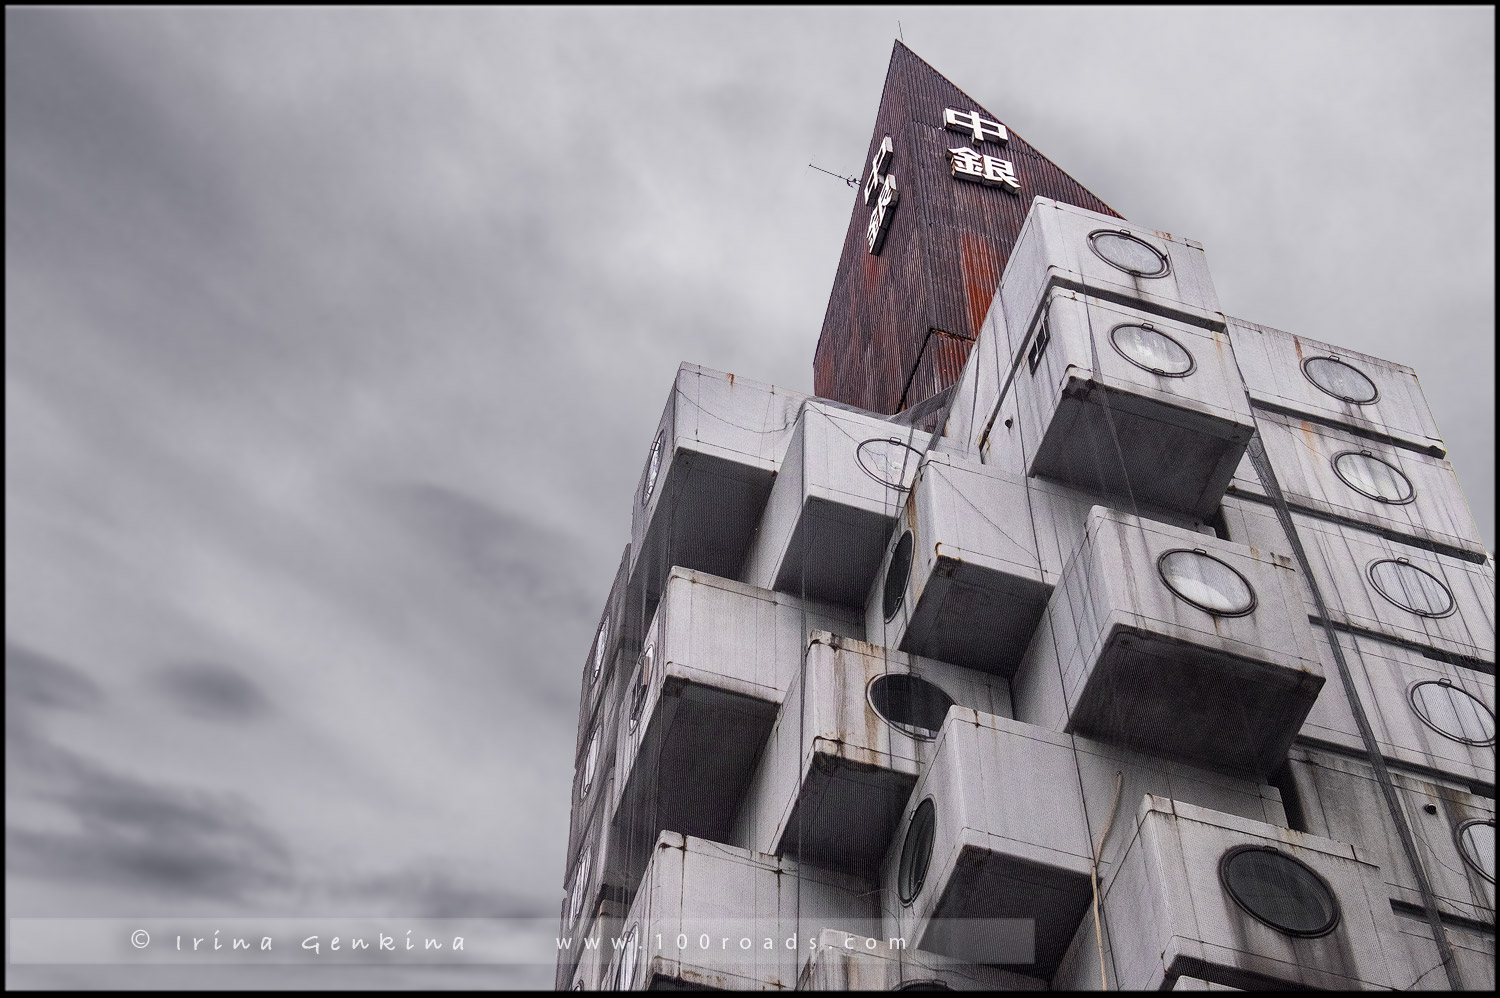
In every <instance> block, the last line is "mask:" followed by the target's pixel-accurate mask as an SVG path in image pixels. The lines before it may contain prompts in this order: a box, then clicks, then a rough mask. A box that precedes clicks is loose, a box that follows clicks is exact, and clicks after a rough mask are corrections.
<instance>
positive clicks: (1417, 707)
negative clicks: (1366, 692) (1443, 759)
mask: <svg viewBox="0 0 1500 998" xmlns="http://www.w3.org/2000/svg"><path fill="white" fill-rule="evenodd" d="M1408 696H1409V697H1410V698H1411V709H1412V710H1414V711H1416V712H1417V716H1418V717H1420V718H1421V719H1422V723H1424V724H1426V725H1427V726H1428V727H1429V728H1431V729H1432V730H1433V731H1436V732H1437V733H1438V734H1440V735H1443V736H1444V737H1446V738H1451V739H1453V740H1454V741H1456V742H1463V743H1464V744H1465V745H1493V744H1495V715H1494V714H1492V713H1490V709H1489V708H1488V707H1486V706H1485V705H1484V703H1483V701H1481V700H1480V699H1479V698H1478V697H1476V696H1474V695H1473V694H1471V693H1469V692H1468V691H1467V690H1462V689H1459V688H1458V687H1457V686H1454V685H1453V683H1452V681H1451V680H1447V679H1437V680H1432V679H1429V680H1425V681H1423V682H1420V683H1414V684H1412V688H1411V692H1410V693H1409V694H1408Z"/></svg>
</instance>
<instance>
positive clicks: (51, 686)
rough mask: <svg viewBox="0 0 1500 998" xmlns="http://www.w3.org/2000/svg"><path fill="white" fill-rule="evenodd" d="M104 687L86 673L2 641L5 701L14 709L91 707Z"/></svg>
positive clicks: (29, 649)
mask: <svg viewBox="0 0 1500 998" xmlns="http://www.w3.org/2000/svg"><path fill="white" fill-rule="evenodd" d="M103 701H104V691H103V690H102V689H101V688H100V686H99V684H98V683H96V682H95V681H94V680H93V679H91V678H90V677H89V676H88V674H87V673H85V672H83V671H82V670H80V669H77V668H75V667H73V666H71V665H68V664H67V663H66V662H63V661H60V660H59V659H56V658H53V657H51V656H50V655H44V654H42V653H41V652H39V651H36V650H34V649H31V648H28V647H26V646H25V645H22V644H18V643H16V642H14V641H11V640H9V639H7V640H6V642H5V702H6V705H7V706H8V707H9V708H12V709H14V710H17V711H19V710H29V709H32V708H37V707H45V708H51V709H58V710H90V709H92V708H94V707H97V706H98V705H99V704H101V703H102V702H103Z"/></svg>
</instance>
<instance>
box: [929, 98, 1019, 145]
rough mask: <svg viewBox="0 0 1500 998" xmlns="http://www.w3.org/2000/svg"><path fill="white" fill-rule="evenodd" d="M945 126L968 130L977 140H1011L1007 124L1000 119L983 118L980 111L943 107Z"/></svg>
mask: <svg viewBox="0 0 1500 998" xmlns="http://www.w3.org/2000/svg"><path fill="white" fill-rule="evenodd" d="M943 127H944V128H948V129H951V130H952V131H955V132H968V133H969V134H971V135H973V136H974V141H975V142H999V143H1000V144H1001V145H1004V144H1005V143H1006V142H1009V141H1010V135H1009V134H1008V133H1007V132H1006V131H1005V126H1004V125H1002V124H1000V122H998V121H991V120H989V119H988V118H981V117H980V116H979V112H978V111H956V110H954V109H953V108H951V107H945V108H943Z"/></svg>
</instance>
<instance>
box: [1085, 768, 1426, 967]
mask: <svg viewBox="0 0 1500 998" xmlns="http://www.w3.org/2000/svg"><path fill="white" fill-rule="evenodd" d="M1100 891H1101V894H1102V896H1103V897H1102V907H1103V916H1104V924H1105V935H1106V939H1107V942H1106V946H1107V950H1106V959H1107V960H1108V962H1109V963H1110V964H1111V965H1112V967H1113V973H1112V974H1111V978H1112V982H1113V986H1115V987H1117V988H1118V989H1120V990H1122V991H1126V990H1129V991H1135V990H1157V989H1162V988H1169V987H1171V986H1172V982H1173V981H1174V980H1175V979H1176V978H1178V977H1179V976H1184V975H1188V976H1193V977H1197V978H1199V979H1201V980H1204V981H1208V982H1210V983H1212V984H1217V985H1221V986H1229V987H1233V988H1240V989H1247V990H1248V989H1265V988H1270V989H1278V990H1292V989H1301V988H1330V989H1336V990H1365V989H1370V988H1373V989H1379V990H1386V989H1389V988H1391V987H1392V986H1393V984H1392V970H1391V966H1392V962H1393V960H1394V959H1400V958H1401V957H1400V954H1399V951H1398V947H1399V946H1400V945H1401V944H1400V942H1399V941H1398V939H1397V933H1396V928H1395V917H1394V915H1393V914H1392V912H1391V906H1390V902H1389V900H1388V899H1387V897H1386V892H1385V885H1384V884H1383V883H1382V882H1381V879H1380V868H1379V867H1377V866H1375V865H1373V864H1372V863H1370V862H1368V861H1367V860H1365V859H1363V858H1362V854H1361V852H1360V851H1359V850H1357V849H1356V848H1355V847H1353V846H1350V845H1347V844H1345V843H1342V842H1336V841H1333V840H1332V839H1326V838H1322V837H1319V836H1316V835H1308V834H1305V833H1303V832H1296V831H1292V830H1291V829H1287V828H1278V827H1276V826H1274V825H1268V824H1265V823H1263V822H1258V821H1251V820H1249V819H1246V818H1238V817H1234V816H1232V815H1228V814H1222V813H1220V812H1218V811H1211V810H1209V809H1207V808H1202V807H1194V806H1193V805H1191V804H1184V803H1182V802H1181V801H1173V800H1170V799H1167V798H1163V797H1155V796H1147V797H1145V798H1144V799H1143V800H1141V802H1140V806H1139V809H1138V810H1137V811H1136V814H1135V822H1134V838H1133V841H1132V842H1131V844H1130V846H1129V847H1128V849H1127V850H1126V854H1125V858H1124V860H1123V861H1122V862H1121V863H1120V866H1119V869H1118V870H1117V871H1116V872H1115V873H1114V875H1113V876H1112V877H1111V878H1110V879H1109V881H1108V882H1107V883H1106V884H1103V885H1101V888H1100ZM1093 948H1094V947H1093V946H1092V945H1090V946H1088V947H1079V948H1077V949H1078V950H1082V949H1087V950H1093ZM1081 955H1082V954H1081V953H1079V952H1077V951H1076V950H1075V953H1073V954H1070V958H1071V957H1073V956H1081ZM1089 955H1090V956H1092V954H1091V953H1090V954H1089ZM1092 981H1093V982H1095V983H1097V981H1098V977H1097V976H1094V977H1092Z"/></svg>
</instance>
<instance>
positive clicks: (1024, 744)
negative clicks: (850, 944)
mask: <svg viewBox="0 0 1500 998" xmlns="http://www.w3.org/2000/svg"><path fill="white" fill-rule="evenodd" d="M1092 855H1093V850H1092V846H1091V845H1090V843H1089V832H1088V823H1087V820H1086V818H1085V816H1084V808H1083V799H1082V795H1081V792H1080V789H1079V784H1078V771H1077V767H1076V766H1075V764H1074V759H1073V741H1072V739H1071V738H1069V737H1068V736H1067V735H1061V734H1057V733H1055V732H1051V731H1047V730H1045V729H1042V728H1038V727H1035V726H1033V725H1029V724H1022V723H1021V722H1019V721H1012V720H1009V719H1008V718H1003V717H996V716H994V715H991V714H982V713H979V712H977V711H973V710H968V709H966V708H963V707H952V708H950V709H949V711H948V717H947V719H946V720H945V721H944V722H943V726H942V729H941V731H940V733H939V734H938V738H937V745H936V747H935V750H934V752H933V756H932V762H931V763H929V764H928V765H927V767H926V768H925V769H924V771H923V773H922V776H921V778H920V779H919V780H918V781H917V785H916V787H915V789H913V791H912V794H911V798H910V800H909V801H908V802H907V805H906V808H905V811H904V813H903V816H902V821H901V824H900V827H899V829H898V831H897V833H896V837H895V838H894V839H893V840H892V842H891V846H890V850H889V851H888V852H887V854H886V857H885V860H884V863H883V864H882V867H883V868H882V874H881V884H882V886H883V887H884V888H885V890H884V891H882V896H883V897H884V898H885V899H886V900H885V901H884V904H885V909H886V921H887V925H888V926H890V927H892V929H893V931H892V933H891V934H893V935H896V936H899V937H901V938H903V939H905V940H906V941H907V944H908V945H914V946H916V947H917V948H919V949H922V950H926V951H930V952H933V953H939V954H942V955H944V956H949V957H953V958H955V959H959V960H966V961H969V962H972V963H985V964H999V965H1004V966H1006V967H1007V968H1008V969H1011V970H1014V971H1016V972H1018V973H1024V974H1028V975H1035V976H1038V977H1046V976H1048V975H1050V974H1051V973H1052V970H1053V969H1054V968H1055V967H1056V966H1057V963H1058V961H1059V959H1061V957H1062V955H1063V952H1064V950H1065V949H1066V948H1067V945H1068V941H1069V940H1070V939H1071V938H1072V937H1073V933H1074V931H1075V930H1076V929H1077V928H1078V924H1079V922H1080V920H1081V919H1082V918H1083V917H1084V913H1085V911H1086V910H1087V908H1088V904H1089V897H1090V882H1089V870H1090V868H1091V866H1092Z"/></svg>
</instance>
